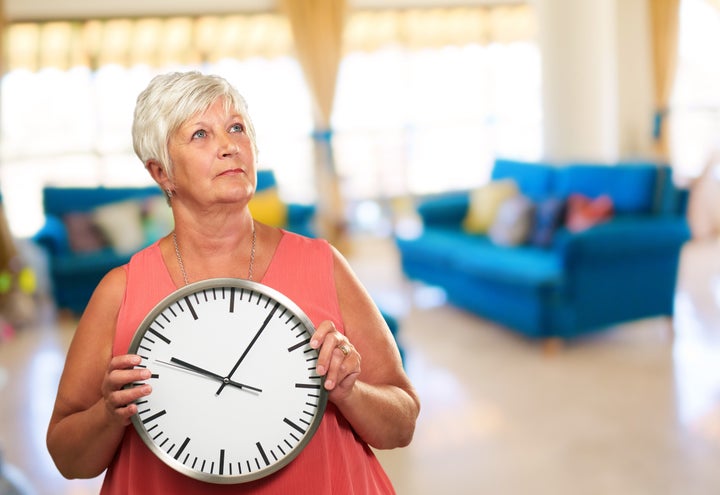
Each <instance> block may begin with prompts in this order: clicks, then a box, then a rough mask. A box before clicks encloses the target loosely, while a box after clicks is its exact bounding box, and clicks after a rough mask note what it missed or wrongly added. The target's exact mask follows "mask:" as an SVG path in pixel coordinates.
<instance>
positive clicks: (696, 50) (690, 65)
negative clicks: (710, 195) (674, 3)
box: [670, 0, 720, 179]
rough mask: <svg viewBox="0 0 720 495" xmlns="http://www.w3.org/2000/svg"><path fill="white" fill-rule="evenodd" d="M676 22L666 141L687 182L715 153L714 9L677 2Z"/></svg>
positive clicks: (718, 136) (719, 70) (718, 127)
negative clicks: (674, 66) (675, 55)
mask: <svg viewBox="0 0 720 495" xmlns="http://www.w3.org/2000/svg"><path fill="white" fill-rule="evenodd" d="M679 22H680V24H679V29H678V32H679V35H678V36H679V39H678V62H677V78H676V80H675V85H674V88H673V96H672V101H671V118H670V129H671V130H670V133H671V134H670V138H671V144H672V146H671V149H672V161H673V163H674V166H675V170H676V173H677V174H678V175H679V176H681V177H684V178H686V179H687V178H690V179H692V178H695V177H698V176H699V175H700V174H702V172H703V170H704V168H705V167H706V166H707V162H708V160H709V158H710V154H711V152H712V151H713V150H715V151H720V58H718V56H717V47H718V46H720V4H715V5H713V4H711V3H710V2H708V1H707V0H682V2H681V3H680V19H679Z"/></svg>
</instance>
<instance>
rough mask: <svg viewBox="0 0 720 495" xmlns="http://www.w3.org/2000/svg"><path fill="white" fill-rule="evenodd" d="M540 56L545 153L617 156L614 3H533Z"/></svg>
mask: <svg viewBox="0 0 720 495" xmlns="http://www.w3.org/2000/svg"><path fill="white" fill-rule="evenodd" d="M536 7H537V15H538V24H539V33H538V35H539V44H540V49H541V53H542V55H541V56H542V71H543V75H542V84H543V92H542V97H543V121H544V124H543V125H544V132H543V134H544V136H543V145H544V155H545V158H546V159H548V160H552V161H560V162H564V161H593V162H608V163H610V162H613V161H616V160H617V159H618V157H619V140H618V62H617V39H618V36H617V30H618V23H617V4H616V1H615V0H536Z"/></svg>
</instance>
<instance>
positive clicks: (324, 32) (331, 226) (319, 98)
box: [280, 0, 348, 251]
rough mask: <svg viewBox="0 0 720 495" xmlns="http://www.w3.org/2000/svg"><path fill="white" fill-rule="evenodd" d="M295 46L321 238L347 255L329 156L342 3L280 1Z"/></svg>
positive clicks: (337, 189)
mask: <svg viewBox="0 0 720 495" xmlns="http://www.w3.org/2000/svg"><path fill="white" fill-rule="evenodd" d="M280 6H281V8H282V10H283V12H284V13H285V15H287V18H288V20H289V22H290V26H291V29H292V33H293V39H294V40H295V52H296V55H297V58H298V60H299V61H300V65H301V66H302V69H303V73H304V74H305V80H306V82H307V84H308V87H309V88H310V93H311V96H312V100H313V101H314V103H315V116H314V117H315V132H314V133H313V142H314V151H315V180H316V183H317V189H318V192H319V194H318V206H319V218H318V229H319V230H320V234H321V235H322V236H323V237H325V238H327V239H328V241H330V242H331V243H333V244H334V245H335V246H336V247H337V248H338V249H340V250H343V251H347V249H348V245H347V237H346V223H347V222H346V220H345V215H344V210H345V208H344V201H343V198H342V192H341V191H340V181H339V177H338V175H337V172H336V168H335V162H334V159H333V150H332V129H331V128H330V116H331V115H332V108H333V100H334V99H335V83H336V82H337V73H338V68H339V66H340V59H341V57H342V41H343V31H344V27H345V21H346V15H347V1H346V0H282V1H281V2H280Z"/></svg>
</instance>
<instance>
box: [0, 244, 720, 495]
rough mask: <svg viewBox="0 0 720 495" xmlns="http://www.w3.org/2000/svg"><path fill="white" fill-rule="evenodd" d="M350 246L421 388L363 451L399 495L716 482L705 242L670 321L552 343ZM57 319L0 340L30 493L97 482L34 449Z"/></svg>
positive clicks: (711, 260) (695, 253) (12, 447)
mask: <svg viewBox="0 0 720 495" xmlns="http://www.w3.org/2000/svg"><path fill="white" fill-rule="evenodd" d="M350 258H351V260H352V262H353V264H354V266H355V269H356V270H357V272H358V274H359V275H360V277H361V278H362V279H363V281H364V282H365V283H366V285H367V286H368V288H369V289H370V291H371V293H372V294H373V296H374V297H375V298H376V299H377V300H378V301H379V303H380V304H381V305H382V306H383V307H384V308H385V309H387V310H388V311H390V312H392V313H395V314H397V315H399V316H400V318H401V321H402V330H401V331H402V341H403V343H404V345H405V348H406V352H407V355H406V358H407V360H406V366H407V369H408V372H409V374H410V375H411V378H412V380H413V381H414V383H415V384H416V386H417V388H418V390H419V392H420V394H421V398H422V401H423V409H422V413H421V416H420V420H419V423H418V428H417V431H416V435H415V439H414V441H413V443H412V444H411V445H410V446H409V447H408V448H406V449H402V450H396V451H389V452H379V456H380V458H381V461H382V462H383V463H384V465H385V467H386V469H387V470H388V472H389V474H390V476H391V478H392V479H393V480H394V483H395V485H396V487H397V490H398V493H399V494H401V495H406V494H407V495H431V494H433V495H434V494H443V493H452V494H476V493H487V494H500V495H516V494H517V495H524V494H533V495H543V494H552V495H564V494H568V495H570V494H572V495H576V494H583V495H587V494H608V493H613V494H623V495H641V494H652V495H657V494H678V495H695V494H697V495H706V494H707V495H710V494H715V493H720V488H719V487H720V469H718V468H717V466H718V462H719V460H720V243H716V242H706V243H693V244H690V245H688V246H687V247H686V248H685V250H684V253H683V259H682V266H681V274H680V280H679V283H678V292H677V300H676V301H677V315H676V318H675V322H674V332H673V331H672V330H671V325H670V322H669V321H668V320H665V319H651V320H646V321H641V322H635V323H632V324H628V325H623V326H619V327H617V328H612V329H610V330H609V331H607V332H604V333H602V334H601V335H598V336H596V337H593V338H589V339H584V340H582V341H579V342H575V343H572V344H571V345H568V346H567V347H566V348H565V349H564V350H563V351H562V352H561V353H559V354H557V355H554V356H547V355H544V354H543V353H542V352H540V349H539V348H538V347H537V346H536V345H533V344H532V343H530V342H527V341H525V340H523V339H522V338H519V337H516V336H514V335H513V334H511V333H510V332H508V331H506V330H504V329H502V328H499V327H497V326H495V325H492V324H489V323H486V322H483V321H482V320H480V319H478V318H476V317H474V316H471V315H469V314H467V313H464V312H462V311H459V310H456V309H453V308H451V307H447V306H445V305H442V304H441V303H442V295H441V294H439V293H438V292H437V291H433V290H429V289H424V288H421V287H418V286H416V285H414V284H410V283H408V282H407V281H405V280H404V279H403V278H402V276H401V274H400V273H399V271H398V267H397V263H396V259H395V257H394V253H393V251H392V249H391V247H390V246H389V245H388V244H387V243H384V242H378V241H372V242H363V243H362V244H361V245H360V247H358V248H357V249H356V250H355V251H354V252H353V253H351V256H350ZM71 332H72V327H71V326H70V325H61V326H58V325H57V324H55V323H52V320H49V323H46V324H42V325H38V327H37V328H31V329H27V330H25V331H22V332H21V333H20V334H19V335H18V336H17V337H16V338H15V339H14V340H12V341H11V342H10V343H5V344H0V418H2V421H0V450H2V451H3V453H4V456H5V459H6V461H8V462H9V463H11V464H12V465H14V466H15V467H16V468H19V470H21V471H22V472H24V474H25V476H26V479H27V481H28V483H29V484H31V485H32V487H33V488H34V490H35V493H37V494H38V495H45V494H48V495H50V494H52V495H67V494H89V493H96V492H97V488H98V486H99V481H98V480H90V481H65V480H63V479H62V478H61V477H59V475H58V474H57V473H56V472H55V470H54V467H53V465H52V462H51V461H50V459H49V456H48V455H47V453H46V451H45V444H44V435H45V427H46V423H47V419H48V415H49V412H50V408H51V406H52V400H53V398H54V394H55V387H56V383H57V379H58V374H59V372H60V370H61V367H62V363H63V352H64V349H65V348H66V346H67V343H68V341H69V338H70V335H71ZM1 492H2V489H1V487H0V493H1Z"/></svg>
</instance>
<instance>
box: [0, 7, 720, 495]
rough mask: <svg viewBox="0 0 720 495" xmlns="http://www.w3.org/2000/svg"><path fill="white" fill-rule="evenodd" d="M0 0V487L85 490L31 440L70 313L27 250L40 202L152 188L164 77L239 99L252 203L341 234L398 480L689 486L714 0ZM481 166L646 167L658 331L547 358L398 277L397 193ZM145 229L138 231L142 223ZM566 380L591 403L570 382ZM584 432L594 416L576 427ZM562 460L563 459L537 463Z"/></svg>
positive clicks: (715, 380) (703, 303) (714, 416)
mask: <svg viewBox="0 0 720 495" xmlns="http://www.w3.org/2000/svg"><path fill="white" fill-rule="evenodd" d="M0 5H1V6H2V11H1V12H2V18H0V29H2V38H1V40H2V59H1V62H2V79H1V81H0V193H1V197H2V203H1V206H2V212H4V218H2V217H0V220H2V222H0V223H1V224H2V225H1V226H2V229H0V240H1V241H2V242H0V244H2V246H1V247H0V261H2V263H3V266H2V268H3V273H2V274H0V293H2V296H1V297H2V299H3V301H2V321H1V322H0V327H1V328H0V403H1V404H2V405H0V423H2V424H1V425H0V466H4V468H3V467H0V480H3V479H5V480H13V481H6V483H7V484H6V485H3V481H0V494H3V495H5V493H6V492H3V490H4V489H6V490H7V493H42V494H44V493H48V494H51V493H95V492H97V487H98V486H99V481H98V480H92V481H90V482H66V481H63V480H62V479H61V478H60V477H59V475H58V474H57V473H55V472H54V470H53V467H52V465H51V461H50V460H49V457H48V456H47V453H46V452H45V450H44V433H45V427H46V424H47V419H48V418H49V413H50V410H51V407H52V400H53V399H54V392H55V387H56V386H57V379H58V377H59V373H60V370H61V369H62V361H63V359H64V353H65V350H66V348H67V345H68V342H69V339H70V338H71V335H72V330H73V325H74V322H75V321H76V318H77V316H78V311H77V310H78V308H77V306H73V307H63V304H58V300H57V297H58V283H57V282H56V281H54V279H53V275H52V270H53V269H54V266H53V260H52V257H49V255H48V251H47V250H46V248H47V246H46V245H43V244H42V242H39V238H40V236H39V233H41V232H44V231H46V230H47V229H48V216H47V208H48V206H47V204H46V197H45V196H44V195H45V194H46V193H45V190H46V189H48V188H52V189H61V190H67V189H68V188H84V189H97V188H111V189H117V188H119V189H125V190H127V189H132V190H138V189H143V188H146V187H148V186H153V185H154V183H153V182H152V181H151V179H150V177H149V175H148V174H147V172H146V171H145V170H144V167H143V166H142V164H141V163H140V162H139V160H138V159H137V158H136V157H135V155H134V154H133V151H132V142H131V136H130V126H131V122H132V113H133V109H134V104H135V99H136V97H137V94H138V93H139V92H140V91H141V90H142V89H143V88H144V87H145V86H146V85H147V83H148V82H149V80H150V79H151V78H152V77H153V76H154V75H155V74H158V73H161V72H167V71H175V70H177V71H185V70H200V71H202V72H206V73H215V74H219V75H222V76H223V77H225V78H227V79H228V80H229V81H230V82H231V83H232V84H234V85H235V86H236V87H237V88H238V89H239V90H240V92H241V93H242V94H243V95H244V96H245V98H246V100H247V101H248V104H249V107H250V112H251V115H252V117H253V119H254V124H255V128H256V132H257V139H258V146H259V150H260V151H259V167H260V168H261V169H263V170H267V171H272V176H273V181H274V183H273V185H272V187H273V189H274V191H275V192H276V194H277V197H275V200H276V201H279V203H280V204H283V205H285V206H287V205H295V206H298V207H304V208H306V209H307V208H309V209H310V210H311V211H312V215H313V220H312V221H313V225H312V229H313V234H315V235H320V236H323V237H326V238H328V239H330V240H331V241H332V242H334V243H336V244H337V245H338V246H339V247H342V250H343V252H344V253H346V255H347V256H348V258H349V259H350V261H351V263H352V264H353V266H354V268H355V269H356V270H357V272H358V274H359V275H360V277H361V279H362V280H363V282H364V283H365V284H366V285H367V286H368V288H369V289H370V291H371V294H372V295H373V297H374V298H375V299H376V300H377V301H378V304H379V305H380V307H381V309H383V311H384V312H385V313H386V314H387V315H388V317H389V318H390V322H391V323H392V324H394V325H396V326H397V328H395V327H394V330H396V336H397V339H398V343H399V345H400V346H401V347H402V349H403V352H404V356H405V359H406V361H405V364H406V368H407V369H408V372H409V373H410V375H411V378H412V379H413V381H414V382H415V383H416V385H417V386H418V388H419V390H420V391H421V395H422V397H423V401H424V404H425V409H424V412H423V416H422V417H421V422H420V424H419V431H418V435H417V440H416V442H415V443H414V444H413V446H411V447H410V448H408V449H405V450H404V451H400V452H390V453H380V454H379V455H381V456H382V457H381V459H382V460H384V462H386V463H387V465H388V470H389V472H390V473H391V477H392V478H393V481H394V482H395V483H396V485H397V488H398V492H399V493H403V494H405V493H407V494H422V493H438V492H439V491H440V490H443V489H446V490H450V491H452V492H454V493H476V490H484V491H485V492H487V493H501V494H504V493H510V494H514V493H555V494H557V493H578V492H582V493H609V492H610V491H614V492H621V493H638V494H639V493H698V494H704V493H714V489H715V488H716V487H717V486H718V484H717V483H718V482H719V481H720V479H718V475H717V474H715V473H714V471H716V470H713V469H711V465H712V463H709V462H708V461H707V459H708V457H706V456H709V457H710V458H711V457H712V455H717V454H718V453H720V446H719V445H718V444H719V443H720V409H718V404H719V403H720V401H719V400H718V397H720V373H719V372H718V369H717V366H716V365H711V364H710V363H712V362H713V360H714V357H715V356H716V355H715V354H714V349H715V347H716V346H717V343H718V342H719V340H718V334H717V331H718V330H719V329H720V326H718V322H719V321H720V316H719V313H720V268H718V264H719V263H718V259H719V258H720V250H719V249H718V247H719V244H718V242H719V241H718V239H719V238H720V57H718V56H717V51H718V47H720V1H718V0H532V1H517V0H504V1H503V0H452V1H443V0H385V1H381V0H326V1H320V0H316V1H309V0H308V1H302V0H278V1H275V0H235V1H228V0H223V1H220V0H205V1H204V2H191V1H189V0H176V1H174V2H171V3H168V2H163V1H160V0H104V1H102V2H96V1H90V0H84V1H83V0H65V1H62V2H51V1H49V0H0ZM498 158H505V159H512V160H518V161H525V162H540V161H552V162H555V163H569V162H582V163H593V164H608V165H609V166H611V165H612V164H613V163H617V162H620V161H633V160H640V161H651V162H658V163H663V164H667V165H668V166H669V167H670V168H671V170H672V180H673V182H674V185H675V186H676V187H677V188H678V189H679V190H681V191H684V192H685V194H687V195H688V196H689V197H690V205H691V207H690V208H688V210H687V212H683V214H684V215H685V219H686V221H687V224H688V227H689V229H690V233H691V239H690V240H689V241H688V243H687V244H686V245H685V247H684V248H683V252H682V256H681V258H680V268H679V272H678V284H677V292H676V298H675V315H674V319H673V320H672V321H671V323H670V324H668V321H667V319H651V321H643V322H640V323H638V322H631V323H628V324H627V325H618V326H617V327H613V328H612V329H610V330H609V331H608V332H603V333H602V336H595V337H592V338H589V339H588V340H583V341H581V342H580V343H573V344H571V345H569V346H568V348H566V349H563V351H562V352H561V353H560V354H559V355H553V356H552V357H549V356H547V355H545V354H543V353H542V352H541V350H540V349H539V346H537V345H536V342H534V341H532V340H527V339H524V338H521V337H518V336H516V335H513V334H512V332H507V331H505V329H504V328H503V327H502V325H499V324H497V323H492V322H490V321H489V320H486V319H484V318H483V317H482V316H481V315H474V314H470V313H467V312H465V311H463V310H460V309H458V308H457V307H455V306H454V305H453V304H450V303H448V302H447V298H446V296H445V295H444V294H443V293H442V290H441V289H438V288H436V287H432V286H430V285H424V284H421V283H418V282H416V281H413V280H410V279H409V278H408V277H407V276H406V274H405V273H403V270H402V267H401V265H400V260H399V253H398V251H397V249H396V246H395V244H394V239H395V238H396V237H398V236H399V237H408V236H410V237H412V236H414V235H417V233H418V231H419V230H420V229H422V225H421V224H422V222H421V221H420V219H419V218H418V215H417V211H416V209H415V207H416V205H417V204H419V202H420V201H421V200H422V199H423V198H427V197H435V196H439V195H443V194H446V193H449V192H456V191H461V190H469V189H472V188H479V187H482V186H483V185H485V184H488V183H489V182H491V180H492V170H493V166H494V164H495V162H496V160H497V159H498ZM59 201H60V202H61V203H62V202H63V201H69V200H64V199H63V200H59ZM153 206H154V205H150V204H148V203H143V206H142V207H143V211H142V215H144V216H143V218H144V219H147V218H148V217H153V210H152V207H153ZM291 211H292V210H288V212H291ZM65 213H67V211H66V212H65ZM285 214H290V215H292V213H285ZM153 220H154V221H155V223H154V224H153V227H154V228H156V229H160V231H159V232H160V233H162V232H163V230H162V229H163V228H165V227H167V219H166V218H164V217H163V215H162V214H159V215H158V216H156V217H153ZM285 220H287V219H285ZM163 222H165V223H163ZM110 223H111V224H112V225H111V226H110V227H113V226H118V225H122V229H125V223H124V222H123V220H122V219H120V220H118V219H117V217H113V219H111V220H110ZM66 226H67V225H66ZM143 226H144V227H145V228H147V223H145V224H143ZM169 228H171V226H170V227H169ZM122 229H121V233H120V236H122V235H127V232H128V230H122ZM166 231H167V229H166V230H165V232H166ZM144 232H145V234H147V230H145V231H144ZM155 234H158V232H154V233H153V235H155ZM105 236H106V237H112V233H108V232H105ZM106 241H107V239H106ZM115 247H117V246H115ZM75 248H77V246H73V249H75ZM81 306H82V304H81ZM80 310H81V308H80ZM429 325H431V326H429ZM668 327H670V330H669V331H668ZM437 328H442V329H443V332H442V335H441V336H440V335H438V333H437ZM440 337H442V338H441V339H440ZM439 340H441V341H439ZM699 364H702V365H704V366H702V367H698V366H699ZM568 377H573V379H572V380H570V381H569V382H568V381H567V380H568V379H569V378H568ZM628 387H629V388H628ZM3 389H4V390H3ZM589 389H594V390H596V391H597V393H598V394H601V393H602V394H605V395H602V396H601V397H604V399H598V400H601V401H607V402H602V404H604V406H603V405H600V406H599V405H598V404H597V403H592V401H590V402H588V401H587V400H585V399H582V397H586V394H588V390H589ZM643 393H644V394H647V395H645V396H644V397H645V399H646V400H644V399H642V398H643V395H642V394H643ZM547 397H551V398H552V400H551V402H550V405H548V402H547V400H548V399H547ZM578 399H580V403H581V406H582V407H581V408H580V409H576V407H579V406H578V404H577V401H578ZM520 410H522V411H524V412H523V414H520V412H519V411H520ZM557 411H567V414H568V415H567V416H565V415H562V414H560V415H558V414H557ZM608 415H609V417H610V418H611V419H610V420H608ZM549 418H553V419H552V420H550V419H549ZM569 418H571V419H569ZM572 418H574V419H572ZM577 418H585V420H584V421H583V420H578V419H577ZM638 418H645V421H642V420H640V422H638ZM544 419H545V420H547V421H548V422H545V421H544ZM606 421H610V423H605V422H606ZM599 423H602V424H604V425H608V424H613V425H615V426H616V427H617V429H612V428H611V429H612V432H611V433H610V434H609V436H605V437H602V440H598V438H600V437H599V436H598V438H594V439H593V441H587V440H588V439H587V437H586V436H587V435H588V432H589V431H593V432H594V433H593V435H595V434H597V435H599V433H598V429H599V430H603V431H604V427H598V424H599ZM642 424H646V425H651V426H650V427H648V428H650V430H648V431H644V430H643V432H642V433H641V436H642V440H640V441H638V443H637V444H635V446H630V445H628V444H629V443H631V442H633V440H632V435H633V434H634V433H637V432H638V430H639V429H640V430H642V429H643V428H644V426H642ZM451 425H453V426H451ZM618 425H621V426H618ZM533 426H537V427H538V428H535V427H533ZM448 428H450V430H448ZM443 431H444V432H448V431H450V433H448V434H447V435H445V436H443V435H442V434H441V432H443ZM606 433H607V432H606ZM537 435H539V436H537ZM578 439H580V440H578ZM595 440H597V441H595ZM540 444H542V445H546V446H548V448H547V449H544V448H540V447H539V445H540ZM559 446H566V447H567V448H566V449H561V448H560V447H559ZM633 449H636V450H633ZM559 451H561V452H559ZM715 458H717V457H715ZM573 459H574V462H576V463H579V464H576V465H574V466H575V467H576V468H577V469H576V472H575V474H571V473H566V472H564V471H563V470H562V469H559V468H558V463H560V464H562V462H563V461H564V462H567V463H568V465H573V464H572V462H571V460H573ZM3 460H4V462H3ZM624 462H625V463H627V462H629V463H630V467H628V468H627V469H629V471H628V470H627V469H626V468H624V467H621V466H622V465H623V463H624ZM615 463H617V464H615ZM603 466H605V467H607V469H603V468H602V467H603ZM538 485H540V486H545V488H537V487H538ZM5 486H7V487H8V488H4V487H5ZM12 486H14V487H15V488H11V487H12ZM545 489H546V490H547V492H545V491H543V490H545ZM12 490H17V491H12ZM530 490H532V491H530ZM683 490H684V491H683Z"/></svg>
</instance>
